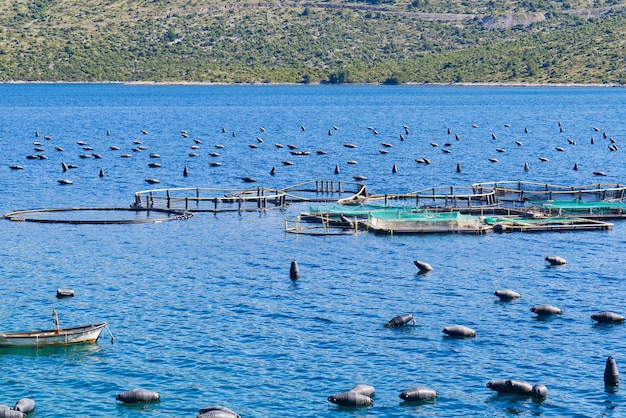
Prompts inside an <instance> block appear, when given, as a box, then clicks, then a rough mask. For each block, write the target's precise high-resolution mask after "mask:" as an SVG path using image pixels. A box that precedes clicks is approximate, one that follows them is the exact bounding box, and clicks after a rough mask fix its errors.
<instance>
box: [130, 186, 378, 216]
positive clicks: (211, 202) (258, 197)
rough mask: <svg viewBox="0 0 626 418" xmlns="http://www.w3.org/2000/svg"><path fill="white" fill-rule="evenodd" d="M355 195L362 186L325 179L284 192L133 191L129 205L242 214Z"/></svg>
mask: <svg viewBox="0 0 626 418" xmlns="http://www.w3.org/2000/svg"><path fill="white" fill-rule="evenodd" d="M358 193H361V194H366V192H365V185H363V184H358V183H353V182H340V181H325V180H316V181H310V182H306V183H301V184H296V185H294V186H289V187H286V188H284V189H268V188H264V187H258V188H253V189H222V188H207V187H183V188H171V189H151V190H142V191H139V192H136V193H135V202H134V203H133V206H134V207H138V208H146V209H151V208H162V209H168V210H170V209H178V210H184V211H185V212H245V211H258V210H267V209H280V208H284V207H286V206H287V205H289V204H290V203H296V202H330V201H337V200H339V199H341V198H343V197H346V196H353V195H355V194H358Z"/></svg>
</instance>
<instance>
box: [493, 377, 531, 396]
mask: <svg viewBox="0 0 626 418" xmlns="http://www.w3.org/2000/svg"><path fill="white" fill-rule="evenodd" d="M487 387H488V388H489V389H491V390H495V391H496V392H498V393H509V394H515V395H523V396H530V395H531V394H532V390H533V387H532V385H531V384H530V383H528V382H525V381H523V380H491V381H489V382H487Z"/></svg>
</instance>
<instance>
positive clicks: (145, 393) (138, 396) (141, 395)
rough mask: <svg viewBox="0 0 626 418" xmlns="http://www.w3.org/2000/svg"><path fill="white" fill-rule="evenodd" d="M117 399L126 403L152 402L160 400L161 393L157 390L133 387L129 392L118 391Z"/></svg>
mask: <svg viewBox="0 0 626 418" xmlns="http://www.w3.org/2000/svg"><path fill="white" fill-rule="evenodd" d="M115 399H117V400H118V401H122V402H124V403H150V402H159V401H160V400H161V395H159V394H158V393H157V392H153V391H151V390H146V389H133V390H129V391H127V392H122V393H118V394H117V396H115Z"/></svg>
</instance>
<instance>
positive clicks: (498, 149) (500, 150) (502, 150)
mask: <svg viewBox="0 0 626 418" xmlns="http://www.w3.org/2000/svg"><path fill="white" fill-rule="evenodd" d="M496 151H498V152H506V150H505V149H504V148H496Z"/></svg>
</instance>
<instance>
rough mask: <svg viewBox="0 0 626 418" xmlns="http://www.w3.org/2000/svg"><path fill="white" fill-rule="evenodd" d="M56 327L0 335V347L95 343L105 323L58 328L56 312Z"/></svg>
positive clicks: (54, 314) (54, 313)
mask: <svg viewBox="0 0 626 418" xmlns="http://www.w3.org/2000/svg"><path fill="white" fill-rule="evenodd" d="M53 316H54V318H55V322H56V324H57V327H56V328H55V329H51V330H46V331H32V332H6V333H0V347H45V346H53V345H57V346H58V345H71V344H82V343H93V342H96V340H97V339H98V337H99V336H100V333H101V332H102V330H103V329H104V327H106V326H107V325H108V323H107V322H102V323H101V324H95V325H84V326H80V327H74V328H59V326H58V324H59V322H58V317H57V315H56V311H55V312H53Z"/></svg>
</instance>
